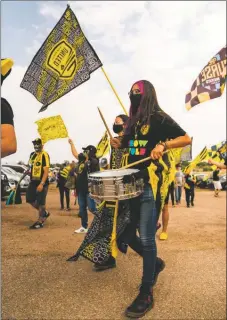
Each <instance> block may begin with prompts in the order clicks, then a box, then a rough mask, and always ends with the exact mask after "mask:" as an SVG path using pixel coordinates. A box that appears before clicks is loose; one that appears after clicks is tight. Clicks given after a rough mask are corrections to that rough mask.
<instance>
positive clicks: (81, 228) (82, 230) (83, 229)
mask: <svg viewBox="0 0 227 320" xmlns="http://www.w3.org/2000/svg"><path fill="white" fill-rule="evenodd" d="M87 231H88V229H85V228H83V227H80V228H79V229H76V230H75V231H74V233H87Z"/></svg>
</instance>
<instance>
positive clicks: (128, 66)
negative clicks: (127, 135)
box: [1, 1, 226, 161]
mask: <svg viewBox="0 0 227 320" xmlns="http://www.w3.org/2000/svg"><path fill="white" fill-rule="evenodd" d="M69 3H70V6H71V8H72V10H73V11H74V13H75V14H76V16H77V18H78V20H79V22H80V25H81V27H82V29H83V31H84V33H85V35H86V37H87V38H88V40H89V42H90V43H91V44H92V46H93V47H94V48H95V50H96V52H97V54H98V55H99V57H100V59H101V60H102V62H103V65H104V68H105V70H106V72H107V74H108V75H109V77H110V79H111V81H112V83H113V85H114V87H115V89H116V91H117V92H118V94H119V96H120V98H121V100H122V102H123V104H124V106H125V108H126V109H128V107H129V100H128V92H129V89H130V87H131V85H132V83H134V82H135V81H137V80H140V79H147V80H149V81H151V82H152V83H153V84H154V86H155V88H156V91H157V96H158V100H159V103H160V105H161V107H162V109H164V110H165V111H166V112H167V113H168V114H169V115H170V116H172V117H173V118H174V119H175V120H176V121H177V122H178V123H179V124H180V125H181V126H182V127H183V128H184V129H185V130H186V131H187V132H188V133H189V134H190V135H191V136H193V137H194V139H193V154H194V155H196V154H198V153H199V152H200V150H201V149H202V148H203V147H204V146H205V145H208V146H209V145H212V144H215V143H217V142H218V141H222V140H224V139H225V137H226V120H225V119H226V97H225V95H223V96H222V97H221V98H219V99H215V100H212V101H209V102H206V103H203V104H201V105H199V106H197V107H195V108H194V109H193V110H190V111H189V112H188V111H186V109H185V105H184V101H185V95H186V93H187V92H188V91H189V90H190V88H191V85H192V83H193V82H194V80H195V79H196V77H197V76H198V74H199V72H200V71H201V70H202V68H203V67H204V66H205V65H206V64H207V63H208V61H209V60H210V59H211V58H212V57H213V56H214V55H215V54H216V53H217V52H218V51H219V50H220V49H221V48H222V47H223V46H224V45H225V44H226V3H225V2H224V1H150V2H149V1H115V2H114V1H76V2H72V1H71V2H70V1H69ZM66 4H67V2H64V1H55V2H54V1H40V2H37V1H23V2H22V1H3V2H1V27H2V32H1V34H2V39H1V50H2V52H1V55H2V57H10V58H12V59H13V60H14V62H15V64H14V67H13V70H12V73H11V75H10V77H9V78H8V79H7V80H6V81H5V82H4V86H3V87H2V95H3V96H4V97H6V98H7V99H8V100H9V102H10V103H11V105H12V107H13V110H14V115H15V128H16V133H17V139H18V152H17V153H16V154H15V155H12V156H10V157H9V158H7V161H18V160H26V159H27V157H28V155H29V153H30V151H31V148H32V145H31V140H32V139H33V138H34V137H36V136H37V127H36V124H35V121H37V120H38V119H40V118H43V117H48V116H54V115H58V114H60V115H61V116H62V118H63V119H64V121H65V124H66V126H67V128H68V131H69V135H70V136H71V138H72V139H73V140H74V142H75V144H76V146H77V149H78V150H79V151H80V149H81V148H82V147H83V146H85V145H88V144H94V145H96V144H97V142H98V141H99V139H100V137H101V136H102V134H103V132H104V127H103V125H102V122H101V120H100V117H99V114H98V112H97V106H99V107H100V108H101V110H102V111H103V113H104V116H105V118H106V120H107V122H108V124H109V126H110V128H111V127H112V124H113V120H114V118H115V116H116V115H117V114H120V113H122V109H121V107H120V105H119V103H118V101H117V99H116V97H115V96H114V94H113V92H112V90H111V89H110V87H109V84H108V83H107V81H106V80H105V78H104V76H103V74H102V72H101V70H100V69H99V70H97V71H96V72H94V73H93V74H92V77H91V79H90V80H89V81H87V82H86V83H84V84H83V85H81V86H80V87H78V88H76V89H75V90H73V91H72V92H70V93H69V94H67V95H66V96H65V97H63V98H61V99H59V100H58V101H56V102H54V103H53V105H51V106H50V107H49V108H48V110H47V111H45V112H44V113H42V114H39V113H38V110H39V109H40V107H41V104H40V103H39V102H37V100H36V99H35V98H34V97H33V96H32V95H31V94H30V93H28V92H27V91H25V90H23V89H21V88H20V83H21V80H22V78H23V76H24V73H25V72H26V69H27V67H28V65H29V63H30V62H31V60H32V58H33V57H34V55H35V54H36V52H37V51H38V49H39V48H40V47H41V45H42V43H43V42H44V40H45V39H46V37H47V36H48V34H49V33H50V31H51V29H52V28H53V27H54V26H55V24H56V23H57V21H58V20H59V19H60V17H61V16H62V14H63V12H64V10H65V8H66ZM12 93H13V94H12ZM214 119H215V121H214ZM25 124H26V126H25ZM201 125H202V126H203V129H202V130H201ZM28 137H31V139H30V138H28ZM45 148H46V149H47V151H48V152H49V153H50V156H51V159H52V160H53V161H63V160H65V159H69V160H70V159H72V155H71V152H70V148H69V145H68V142H67V140H66V139H62V140H56V141H50V142H48V143H47V144H46V146H45ZM59 149H60V150H61V151H62V152H60V153H59V151H58V150H59Z"/></svg>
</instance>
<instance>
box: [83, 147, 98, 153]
mask: <svg viewBox="0 0 227 320" xmlns="http://www.w3.org/2000/svg"><path fill="white" fill-rule="evenodd" d="M82 149H83V150H84V151H90V152H93V153H96V152H97V149H96V147H94V146H92V145H89V146H87V147H86V148H82Z"/></svg>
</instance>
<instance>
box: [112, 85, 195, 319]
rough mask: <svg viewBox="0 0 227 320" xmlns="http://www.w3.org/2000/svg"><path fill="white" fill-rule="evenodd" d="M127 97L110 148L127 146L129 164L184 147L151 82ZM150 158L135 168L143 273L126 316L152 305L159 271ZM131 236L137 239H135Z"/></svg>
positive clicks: (182, 136) (187, 141)
mask: <svg viewBox="0 0 227 320" xmlns="http://www.w3.org/2000/svg"><path fill="white" fill-rule="evenodd" d="M129 97H130V100H131V107H130V111H129V121H128V123H127V127H126V130H125V135H124V137H123V139H122V141H121V142H120V141H119V140H118V139H115V138H113V139H111V145H112V147H114V148H127V147H128V148H129V158H128V162H129V163H133V162H135V161H137V160H142V159H144V158H146V157H148V156H150V157H151V161H152V162H154V163H155V160H158V159H160V158H161V157H162V155H163V152H164V151H166V150H168V149H171V148H180V147H184V146H186V145H188V144H190V143H191V138H190V137H189V136H188V135H187V134H186V132H185V131H184V130H183V129H182V128H181V127H180V126H179V125H178V124H177V123H176V122H175V121H174V120H173V119H172V118H171V117H170V116H168V115H167V114H166V113H165V112H164V111H162V110H161V109H160V107H159V104H158V101H157V97H156V92H155V89H154V86H153V85H152V84H151V83H150V82H148V81H146V80H142V81H139V82H137V83H135V84H134V85H133V86H132V88H131V90H130V93H129ZM151 161H150V160H149V161H147V162H144V163H141V164H139V165H137V166H135V167H134V168H137V169H139V170H141V171H142V172H141V175H142V174H143V175H144V181H145V188H144V193H143V194H142V196H141V197H140V198H138V200H137V201H140V210H139V216H138V220H139V221H140V227H139V233H140V240H141V243H142V247H143V276H142V284H141V286H140V292H139V294H138V296H137V298H136V299H135V300H134V301H133V303H132V304H131V305H130V306H129V307H128V308H127V310H126V313H125V314H126V316H128V317H141V316H143V315H145V314H146V313H147V311H149V310H150V309H151V308H152V306H153V286H154V284H155V282H156V280H157V276H158V273H159V272H160V271H161V270H160V271H158V270H155V264H156V257H157V248H156V241H155V234H156V224H157V220H158V215H159V213H160V212H157V210H156V202H157V199H156V201H155V199H154V195H153V190H152V188H151V185H150V184H149V183H148V181H149V179H148V177H147V178H146V174H147V167H148V166H149V165H150V163H151ZM132 200H133V199H132ZM129 201H130V202H132V201H131V200H129ZM134 207H135V206H131V214H132V215H135V216H136V215H138V213H137V211H136V210H135V209H134ZM135 230H136V228H135ZM134 235H136V232H134ZM134 239H135V241H136V238H134Z"/></svg>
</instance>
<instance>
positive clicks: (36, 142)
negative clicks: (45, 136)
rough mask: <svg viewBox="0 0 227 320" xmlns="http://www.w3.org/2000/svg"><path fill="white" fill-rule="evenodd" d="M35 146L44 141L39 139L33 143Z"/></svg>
mask: <svg viewBox="0 0 227 320" xmlns="http://www.w3.org/2000/svg"><path fill="white" fill-rule="evenodd" d="M32 143H33V144H42V140H41V139H40V138H37V139H35V140H33V141H32Z"/></svg>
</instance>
